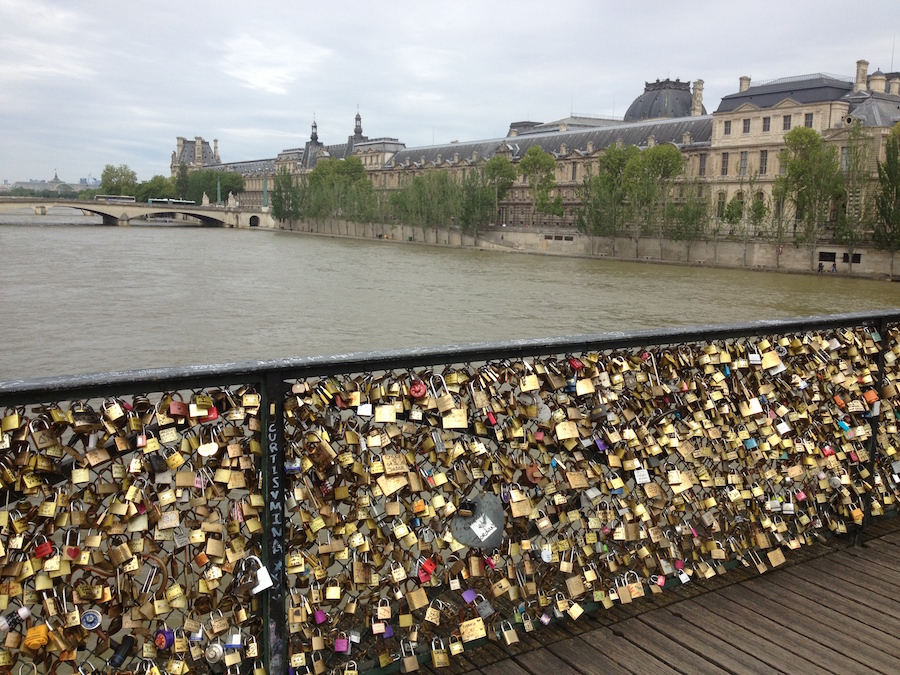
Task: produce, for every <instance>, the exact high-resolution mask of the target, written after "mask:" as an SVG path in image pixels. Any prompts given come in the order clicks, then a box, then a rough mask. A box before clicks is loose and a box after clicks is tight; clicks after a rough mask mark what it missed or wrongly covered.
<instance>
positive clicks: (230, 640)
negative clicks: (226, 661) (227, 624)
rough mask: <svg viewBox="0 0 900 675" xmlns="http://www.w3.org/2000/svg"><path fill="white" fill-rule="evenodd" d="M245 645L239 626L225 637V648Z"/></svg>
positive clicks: (239, 647)
mask: <svg viewBox="0 0 900 675" xmlns="http://www.w3.org/2000/svg"><path fill="white" fill-rule="evenodd" d="M243 646H244V638H243V636H242V635H241V631H240V629H239V628H235V629H233V630H232V631H231V633H229V634H228V635H227V636H226V637H225V649H241V648H242V647H243Z"/></svg>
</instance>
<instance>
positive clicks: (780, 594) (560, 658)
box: [422, 518, 900, 675]
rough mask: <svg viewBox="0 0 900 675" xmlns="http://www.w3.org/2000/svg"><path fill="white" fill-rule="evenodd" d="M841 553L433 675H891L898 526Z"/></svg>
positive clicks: (711, 585) (741, 573)
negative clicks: (804, 674) (759, 674)
mask: <svg viewBox="0 0 900 675" xmlns="http://www.w3.org/2000/svg"><path fill="white" fill-rule="evenodd" d="M865 538H866V539H867V542H866V544H865V546H863V547H852V546H851V545H850V542H848V541H836V540H831V541H829V542H828V543H827V544H822V545H818V546H815V547H811V548H810V549H809V550H808V551H804V552H802V553H801V552H795V553H800V555H799V556H792V557H791V558H789V560H788V563H787V564H786V565H784V566H782V567H779V568H778V570H777V571H770V572H768V573H766V574H764V575H760V574H759V573H758V572H757V570H756V568H755V567H753V568H752V569H750V570H748V569H738V570H733V571H731V572H729V573H728V574H727V575H725V576H722V577H714V578H713V579H711V580H708V581H706V582H704V583H703V584H700V583H691V584H687V585H686V586H684V587H681V588H680V589H678V590H676V591H675V592H672V593H670V592H669V591H668V590H667V591H666V592H665V593H664V594H661V595H655V596H651V597H650V598H649V599H648V600H646V601H644V602H641V603H633V604H632V605H626V606H617V607H615V608H613V609H611V610H609V611H603V610H601V611H600V613H599V615H596V616H593V617H589V616H588V615H584V616H582V617H581V618H580V619H579V620H578V621H576V622H571V621H567V622H560V623H558V624H552V625H551V626H548V627H546V628H543V629H541V630H538V631H534V632H533V633H530V634H527V635H524V634H523V633H522V632H521V631H520V636H521V642H520V643H519V644H515V645H512V646H506V645H505V644H504V643H503V642H490V643H489V644H487V645H485V646H484V647H482V648H480V649H477V650H472V651H471V652H465V653H463V654H460V655H458V656H454V657H451V667H450V668H440V669H432V668H431V667H430V662H429V663H428V665H427V666H426V665H423V666H422V669H423V670H424V671H430V672H433V673H436V675H450V674H451V673H452V674H453V675H457V674H459V675H461V674H462V673H471V675H547V674H548V673H553V674H554V675H580V674H582V675H600V674H605V673H623V674H626V673H634V674H647V675H660V674H671V673H684V674H688V673H690V674H693V673H734V674H737V673H747V674H748V675H749V674H751V673H752V674H756V673H791V674H797V673H885V674H887V673H900V601H898V593H897V591H896V589H897V587H898V585H900V518H894V519H892V520H885V521H882V522H880V523H877V524H876V525H875V526H873V527H872V528H871V529H870V530H869V531H868V532H867V535H866V537H865Z"/></svg>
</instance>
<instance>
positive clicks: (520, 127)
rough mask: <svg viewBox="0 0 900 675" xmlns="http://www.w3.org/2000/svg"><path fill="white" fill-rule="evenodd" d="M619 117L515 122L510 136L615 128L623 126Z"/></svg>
mask: <svg viewBox="0 0 900 675" xmlns="http://www.w3.org/2000/svg"><path fill="white" fill-rule="evenodd" d="M621 123H622V119H621V118H618V117H601V116H593V115H575V114H572V115H569V116H568V117H564V118H563V119H561V120H554V121H553V122H543V123H538V122H513V123H512V124H510V125H509V134H508V136H524V135H525V134H540V133H545V132H547V131H560V130H562V129H565V130H566V131H568V130H570V129H593V128H596V127H603V126H613V125H616V124H621Z"/></svg>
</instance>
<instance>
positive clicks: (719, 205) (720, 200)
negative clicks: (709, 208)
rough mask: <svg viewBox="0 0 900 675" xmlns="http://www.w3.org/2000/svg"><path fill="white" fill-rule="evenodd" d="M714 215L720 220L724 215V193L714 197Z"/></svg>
mask: <svg viewBox="0 0 900 675" xmlns="http://www.w3.org/2000/svg"><path fill="white" fill-rule="evenodd" d="M716 215H717V216H718V217H719V218H721V217H722V216H724V215H725V193H724V192H720V193H719V194H718V195H716Z"/></svg>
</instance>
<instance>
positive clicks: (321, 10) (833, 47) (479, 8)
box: [0, 0, 900, 184]
mask: <svg viewBox="0 0 900 675" xmlns="http://www.w3.org/2000/svg"><path fill="white" fill-rule="evenodd" d="M857 14H858V15H859V16H860V19H861V20H862V19H864V20H865V21H866V23H865V26H866V28H865V29H864V30H851V29H850V28H849V26H850V25H851V24H850V23H849V22H848V21H844V20H836V19H835V17H837V16H844V17H848V18H849V16H855V15H857ZM176 16H177V20H173V17H176ZM898 18H900V10H898V9H897V7H896V3H895V2H888V1H887V0H876V1H873V2H869V3H866V4H865V6H862V7H860V8H859V9H856V8H854V9H853V10H848V9H847V7H846V5H845V4H844V3H840V4H839V3H838V2H836V1H826V2H812V1H808V0H800V1H798V2H792V3H777V4H776V3H774V2H770V3H758V4H756V5H753V7H752V11H751V8H749V7H748V6H744V5H732V4H722V3H718V2H713V1H711V0H698V2H694V3H691V4H690V5H687V6H685V5H681V4H678V3H665V2H662V1H661V0H650V1H648V2H645V3H639V4H632V5H629V6H627V7H625V6H622V5H621V3H612V2H603V1H599V2H598V1H591V0H577V1H573V2H569V3H562V4H559V5H555V6H553V7H552V8H548V7H547V5H546V3H538V2H534V1H529V0H522V1H520V2H515V3H513V2H504V1H500V2H494V3H480V2H474V1H469V0H462V1H461V2H455V3H446V4H437V5H434V4H423V3H413V2H408V1H406V0H398V1H396V2H392V3H389V4H378V5H374V4H371V3H365V2H361V1H348V2H343V3H339V4H333V3H332V4H329V5H312V4H306V3H303V4H301V3H288V2H284V1H281V0H275V1H273V2H270V3H266V4H265V5H262V6H254V7H250V6H248V5H247V4H246V3H237V2H232V1H229V0H225V1H223V2H216V3H213V2H210V1H207V0H198V1H197V2H192V3H180V4H178V5H176V4H175V3H167V2H162V3H152V4H136V3H102V4H101V5H97V4H96V3H88V2H86V1H81V0H76V1H74V2H70V3H65V4H61V3H54V2H51V1H50V0H0V62H3V63H4V64H6V65H5V67H4V68H2V69H0V91H3V94H4V95H3V96H2V97H0V119H2V120H3V124H2V126H0V184H2V183H3V181H7V183H8V184H11V183H14V182H16V181H22V180H26V178H27V177H42V178H44V179H48V180H49V179H50V177H51V176H53V171H54V169H56V170H57V172H58V174H59V176H60V178H62V179H63V180H67V181H68V182H72V181H77V180H78V179H80V178H82V177H87V176H88V175H89V174H90V175H92V176H94V177H99V175H100V173H101V172H102V170H103V167H104V165H106V164H113V165H119V164H128V165H129V166H130V167H131V168H132V169H133V170H135V171H136V172H137V175H138V178H139V179H140V180H148V179H149V178H151V177H152V176H154V175H157V174H161V175H168V164H169V160H170V156H171V152H172V150H173V149H174V146H175V139H176V137H177V136H184V137H186V138H188V139H193V137H194V136H202V137H203V138H206V139H209V140H212V139H214V138H217V139H218V140H219V151H220V154H221V157H222V161H224V162H233V161H240V160H250V159H257V158H264V157H274V156H275V155H276V154H277V153H278V152H280V151H281V150H283V149H286V148H291V147H298V146H302V145H303V143H304V142H305V141H306V140H307V139H308V138H309V134H310V126H311V124H312V122H313V120H315V121H316V122H317V125H318V133H319V137H320V139H322V140H323V142H325V143H337V142H341V140H342V139H345V138H346V137H347V136H348V135H350V134H352V133H353V118H354V116H355V115H356V113H357V111H359V112H360V114H361V115H362V120H363V129H364V132H365V134H366V135H368V136H369V137H370V138H376V137H382V136H391V137H395V138H398V139H399V140H400V141H401V142H403V143H405V144H406V146H407V147H416V146H426V145H431V144H432V143H447V142H450V141H453V140H459V141H467V140H477V139H487V138H498V137H502V136H504V135H505V134H506V132H507V130H508V128H509V124H510V123H511V122H514V121H519V120H524V119H529V120H534V121H538V122H548V121H551V120H554V119H560V118H563V117H566V116H567V115H569V114H570V113H573V112H574V113H585V114H590V115H598V116H621V115H622V114H623V113H624V112H625V109H626V108H627V106H628V105H629V104H630V103H631V101H632V100H634V98H635V97H637V96H638V95H639V94H640V93H641V92H642V90H643V87H644V83H645V82H647V81H654V80H656V79H657V78H660V79H665V78H666V77H670V78H672V79H675V78H680V79H681V80H682V81H693V80H696V79H703V80H704V82H705V88H704V104H705V106H706V109H707V110H708V111H710V112H713V111H714V110H715V109H716V107H717V106H718V104H719V101H720V99H721V98H722V97H723V96H725V95H727V94H730V93H734V92H736V91H737V90H738V78H739V77H740V76H742V75H749V76H751V77H752V78H753V79H754V80H757V81H760V80H768V79H774V78H779V77H787V76H792V75H801V74H805V73H810V72H830V73H836V74H839V75H841V76H845V77H852V76H853V74H854V66H855V63H856V60H857V59H866V60H867V61H869V63H870V72H874V71H875V70H876V69H879V68H880V69H881V70H883V71H888V70H890V69H891V68H892V59H893V58H894V53H893V52H894V38H895V36H894V32H893V31H894V30H895V29H894V27H895V26H896V25H897V19H898ZM898 67H900V64H897V63H894V64H893V68H894V69H897V68H898Z"/></svg>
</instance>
